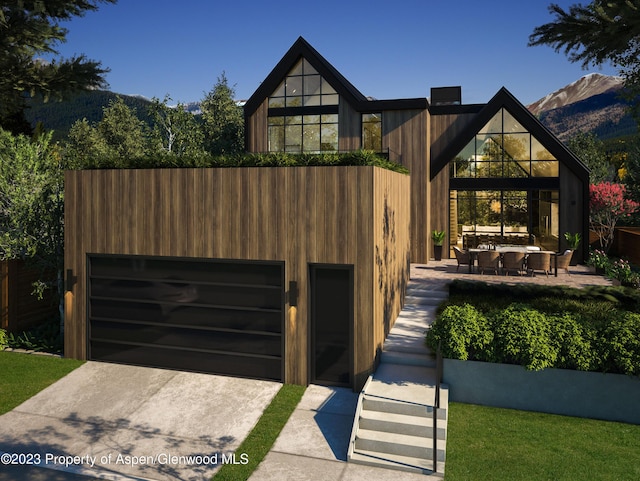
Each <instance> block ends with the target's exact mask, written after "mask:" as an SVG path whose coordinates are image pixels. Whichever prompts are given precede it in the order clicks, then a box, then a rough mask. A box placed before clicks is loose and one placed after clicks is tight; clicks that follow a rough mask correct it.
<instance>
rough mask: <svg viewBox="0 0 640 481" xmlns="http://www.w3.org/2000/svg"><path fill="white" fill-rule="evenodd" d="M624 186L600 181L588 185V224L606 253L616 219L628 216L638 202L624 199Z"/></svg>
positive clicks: (638, 205)
mask: <svg viewBox="0 0 640 481" xmlns="http://www.w3.org/2000/svg"><path fill="white" fill-rule="evenodd" d="M625 196H626V188H625V186H624V185H622V184H614V183H611V182H601V183H599V184H591V185H590V186H589V224H590V226H591V230H593V231H595V232H596V233H597V234H598V239H599V240H600V247H601V248H602V250H603V251H604V252H605V253H606V252H608V251H609V248H610V247H611V244H612V243H613V234H614V231H615V228H616V225H617V223H618V221H619V220H620V219H622V218H624V217H629V216H630V215H631V214H633V213H634V212H635V211H637V210H638V208H639V207H640V204H638V203H637V202H635V201H633V200H630V199H626V198H625Z"/></svg>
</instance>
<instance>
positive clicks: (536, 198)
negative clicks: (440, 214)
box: [449, 190, 559, 250]
mask: <svg viewBox="0 0 640 481" xmlns="http://www.w3.org/2000/svg"><path fill="white" fill-rule="evenodd" d="M558 212H559V210H558V192H557V191H526V190H451V191H450V197H449V214H450V218H449V225H450V233H451V235H450V243H451V247H453V246H458V247H459V248H461V249H468V248H475V247H478V246H493V245H537V246H539V247H542V248H543V249H547V250H557V248H558Z"/></svg>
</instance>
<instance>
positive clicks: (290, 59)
mask: <svg viewBox="0 0 640 481" xmlns="http://www.w3.org/2000/svg"><path fill="white" fill-rule="evenodd" d="M300 57H304V58H305V59H306V60H307V62H309V63H310V64H311V66H312V67H313V68H315V69H316V70H317V71H318V73H319V74H320V75H322V77H324V79H325V80H326V81H327V82H329V84H330V85H331V86H332V87H333V88H334V89H335V90H336V92H338V94H339V95H340V96H341V97H344V98H345V99H346V100H347V102H349V103H350V104H352V105H354V106H355V105H358V104H360V103H361V102H366V101H367V98H366V97H365V96H364V95H363V94H362V93H360V91H359V90H358V89H357V88H355V87H354V86H353V85H352V84H351V82H349V81H348V80H347V79H346V78H345V77H343V76H342V74H341V73H340V72H338V70H336V69H335V67H334V66H333V65H331V64H330V63H329V62H328V61H327V60H326V59H325V58H324V57H323V56H322V55H320V54H319V53H318V52H317V51H316V49H314V48H313V47H312V46H311V45H310V44H309V42H307V41H306V40H305V39H304V38H302V37H298V40H296V41H295V43H294V44H293V45H292V46H291V48H290V49H289V50H288V51H287V53H285V54H284V57H282V59H281V60H280V62H278V64H277V65H276V66H275V67H274V68H273V70H272V71H271V73H269V75H267V78H266V79H265V80H264V81H263V82H262V84H260V87H258V89H257V90H256V91H255V92H254V93H253V95H252V96H251V97H250V98H249V100H247V103H246V104H245V106H244V112H245V115H246V116H250V115H252V114H253V113H254V112H255V111H256V110H257V109H258V107H259V106H260V104H262V102H263V101H264V99H265V98H267V97H268V96H269V95H271V94H272V93H273V91H274V90H275V89H276V88H277V87H278V85H280V82H282V80H283V79H284V78H285V77H286V75H287V74H288V73H289V71H290V70H291V69H292V68H293V67H294V65H295V64H296V62H297V61H298V60H299V59H300Z"/></svg>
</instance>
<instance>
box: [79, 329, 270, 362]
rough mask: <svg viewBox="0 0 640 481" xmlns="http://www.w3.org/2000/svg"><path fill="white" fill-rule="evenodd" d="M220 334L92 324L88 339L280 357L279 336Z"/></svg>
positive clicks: (202, 331) (208, 331)
mask: <svg viewBox="0 0 640 481" xmlns="http://www.w3.org/2000/svg"><path fill="white" fill-rule="evenodd" d="M242 334H243V335H241V336H239V335H238V332H236V331H233V332H220V331H217V330H203V329H191V328H189V329H184V328H180V327H167V326H162V325H148V324H132V323H128V322H104V321H94V322H93V324H92V326H91V337H92V339H93V340H94V341H99V340H101V339H107V340H109V341H113V342H116V343H118V342H121V343H139V344H157V345H162V346H167V347H171V346H175V347H184V348H194V349H209V350H212V351H221V352H228V353H230V354H232V353H244V354H263V355H269V356H280V354H281V340H280V336H279V335H273V334H271V335H268V334H253V333H251V334H248V333H242Z"/></svg>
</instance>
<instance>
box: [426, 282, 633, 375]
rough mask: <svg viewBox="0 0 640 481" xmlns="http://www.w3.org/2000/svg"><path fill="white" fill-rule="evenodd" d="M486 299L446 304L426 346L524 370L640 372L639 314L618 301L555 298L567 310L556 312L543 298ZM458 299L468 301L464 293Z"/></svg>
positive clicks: (453, 355) (450, 354)
mask: <svg viewBox="0 0 640 481" xmlns="http://www.w3.org/2000/svg"><path fill="white" fill-rule="evenodd" d="M480 290H481V291H482V289H480ZM494 294H495V293H494ZM529 294H532V293H531V292H530V293H529ZM600 294H602V293H598V295H600ZM489 297H490V298H488V299H487V296H478V299H479V300H480V302H478V305H473V304H472V303H470V302H461V303H460V304H452V303H449V304H448V305H446V306H445V307H444V308H443V309H442V310H441V311H440V312H439V314H438V316H437V318H436V320H435V322H434V323H433V325H432V326H431V328H430V329H429V331H427V336H426V344H427V346H429V347H430V348H431V349H432V350H434V351H435V349H437V346H438V345H439V344H440V345H441V347H442V353H443V356H444V357H447V358H450V359H460V360H475V361H484V362H497V363H505V364H517V365H522V366H524V367H525V368H527V369H530V370H540V369H544V368H561V369H574V370H582V371H597V372H613V373H621V374H629V375H640V314H637V313H635V312H629V311H625V310H622V309H620V308H619V307H620V306H618V305H617V303H619V301H611V300H604V299H602V300H601V301H600V302H599V303H598V302H594V301H593V300H591V301H589V300H588V299H582V300H581V301H579V302H576V303H575V305H574V306H573V308H571V306H572V304H571V301H572V300H571V299H564V300H562V301H558V302H559V303H560V305H563V306H565V307H566V306H569V308H568V309H566V310H564V311H560V310H558V309H557V307H558V305H555V306H554V305H553V303H548V302H542V301H541V299H545V297H542V298H537V299H536V298H530V299H529V300H528V301H527V302H524V301H523V300H520V299H518V300H516V301H514V300H513V296H511V297H507V300H510V302H509V304H508V305H506V306H505V305H496V304H495V303H491V299H492V298H491V296H489ZM516 297H517V296H516ZM596 297H597V296H596ZM463 298H464V299H466V300H467V301H468V300H469V296H468V295H465V296H463ZM546 299H549V298H546ZM454 302H455V301H454ZM562 302H564V304H562ZM609 304H613V305H615V306H616V307H611V306H610V305H609ZM534 305H537V306H536V307H534ZM608 305H609V307H607V306H608ZM540 306H544V307H543V308H542V307H540Z"/></svg>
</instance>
